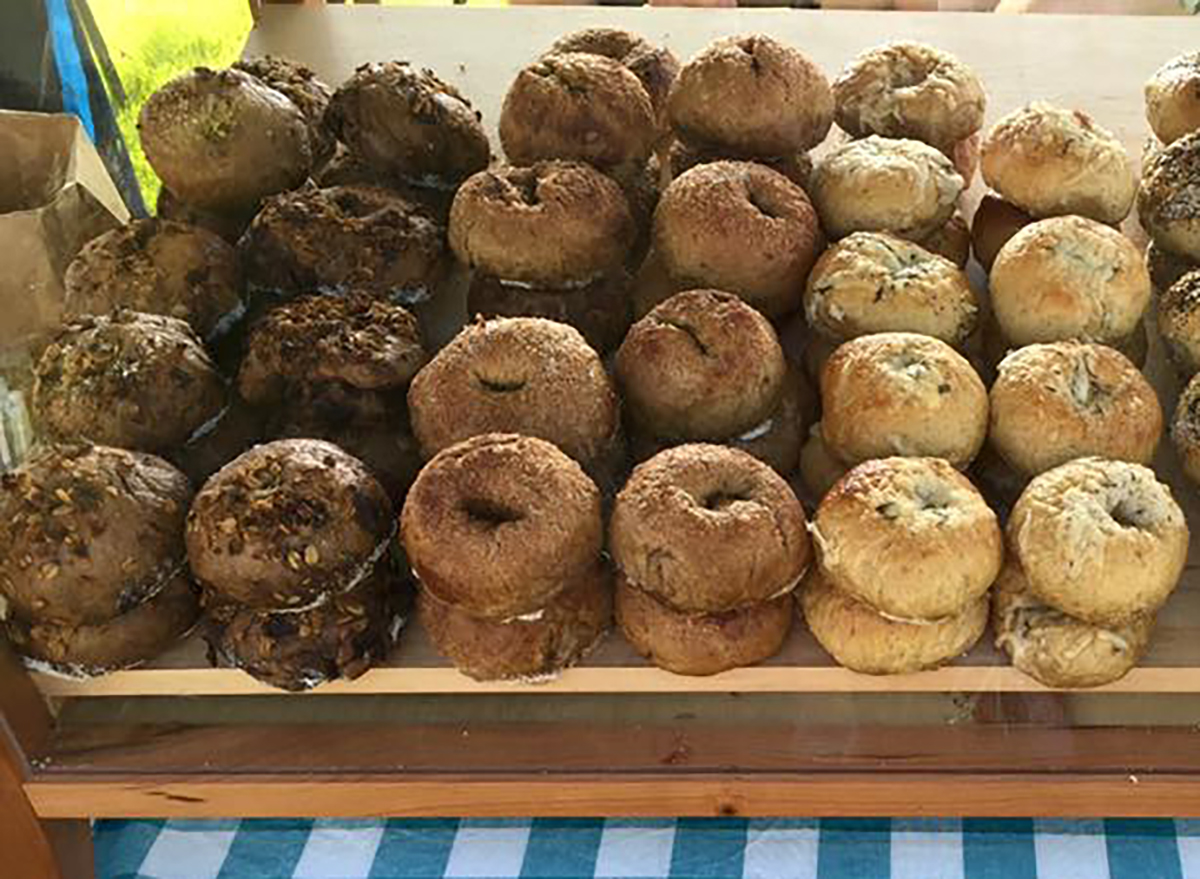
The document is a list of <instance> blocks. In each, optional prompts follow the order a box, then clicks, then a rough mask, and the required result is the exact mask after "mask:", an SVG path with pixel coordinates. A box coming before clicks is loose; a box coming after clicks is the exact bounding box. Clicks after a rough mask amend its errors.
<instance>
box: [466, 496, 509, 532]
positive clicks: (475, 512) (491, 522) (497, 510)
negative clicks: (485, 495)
mask: <svg viewBox="0 0 1200 879" xmlns="http://www.w3.org/2000/svg"><path fill="white" fill-rule="evenodd" d="M462 508H463V512H465V513H466V514H467V518H469V519H470V520H471V521H472V522H477V523H478V524H480V525H482V526H483V527H485V528H499V527H500V526H501V525H506V524H508V523H509V522H519V521H520V520H521V519H524V518H525V517H524V516H523V515H522V514H521V513H518V512H517V511H516V510H514V509H511V508H510V507H506V506H504V504H499V503H494V502H493V501H489V500H483V499H481V498H471V499H470V500H466V501H463V505H462Z"/></svg>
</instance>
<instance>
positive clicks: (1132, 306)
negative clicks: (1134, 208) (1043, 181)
mask: <svg viewBox="0 0 1200 879" xmlns="http://www.w3.org/2000/svg"><path fill="white" fill-rule="evenodd" d="M989 289H990V291H991V298H992V311H993V312H994V314H995V316H996V322H997V323H998V324H999V325H1000V331H1001V333H1002V334H1003V335H1004V338H1005V339H1007V340H1008V341H1009V342H1010V343H1012V344H1013V345H1028V344H1030V343H1033V342H1055V341H1058V340H1060V339H1084V340H1086V341H1089V342H1104V343H1108V344H1112V343H1115V342H1117V341H1118V340H1120V339H1124V338H1126V337H1127V336H1129V335H1130V334H1131V333H1132V332H1133V331H1134V329H1135V328H1136V326H1137V324H1138V323H1139V322H1140V321H1141V319H1142V315H1143V314H1144V313H1145V311H1146V307H1147V305H1149V303H1150V292H1151V290H1150V276H1149V274H1148V273H1147V272H1146V265H1145V262H1144V260H1143V258H1142V254H1141V252H1140V251H1139V250H1138V248H1137V246H1136V245H1135V244H1134V243H1133V242H1132V241H1130V240H1129V239H1128V238H1126V237H1125V236H1124V235H1122V234H1121V233H1120V232H1118V231H1117V230H1115V229H1113V228H1111V227H1109V226H1106V225H1104V224H1103V223H1097V222H1096V221H1095V220H1089V219H1087V218H1086V217H1074V216H1072V217H1052V218H1050V219H1047V220H1039V221H1037V222H1036V223H1031V224H1030V225H1028V226H1025V227H1024V228H1023V229H1021V230H1020V231H1019V232H1017V233H1016V234H1015V235H1013V237H1012V238H1010V239H1009V240H1008V242H1007V243H1006V244H1005V245H1004V246H1003V247H1002V248H1000V252H999V253H998V254H996V260H995V262H993V263H992V270H991V273H990V274H989Z"/></svg>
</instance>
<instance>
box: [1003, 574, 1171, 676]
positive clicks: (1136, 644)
mask: <svg viewBox="0 0 1200 879" xmlns="http://www.w3.org/2000/svg"><path fill="white" fill-rule="evenodd" d="M992 628H993V629H994V630H995V632H996V646H997V647H999V648H1000V649H1001V650H1003V651H1004V652H1005V653H1007V654H1008V655H1009V657H1010V658H1011V659H1012V664H1013V665H1014V666H1015V667H1016V668H1018V669H1019V670H1021V671H1023V672H1024V673H1025V674H1027V675H1029V676H1030V677H1031V678H1033V679H1034V680H1036V681H1038V682H1039V683H1042V684H1045V685H1046V686H1047V687H1098V686H1101V685H1102V684H1109V683H1112V682H1113V681H1117V680H1120V679H1121V678H1123V677H1124V676H1125V674H1126V673H1127V672H1128V671H1129V670H1130V669H1131V668H1133V667H1134V666H1135V665H1136V664H1137V663H1138V660H1140V659H1141V658H1142V654H1143V653H1145V652H1146V648H1147V647H1148V646H1149V643H1150V635H1151V633H1152V632H1153V630H1154V615H1153V614H1143V615H1140V616H1135V617H1133V618H1131V619H1130V620H1129V621H1128V622H1126V623H1122V624H1120V625H1116V626H1113V627H1111V628H1108V627H1104V626H1096V625H1092V624H1091V623H1088V622H1084V621H1083V620H1080V619H1076V618H1075V617H1072V616H1069V615H1067V614H1065V613H1063V612H1062V611H1060V610H1055V609H1054V608H1052V607H1050V606H1048V605H1046V604H1045V603H1043V602H1042V601H1040V600H1038V599H1037V598H1035V597H1034V596H1033V595H1032V594H1031V593H1030V591H1029V583H1028V582H1027V581H1026V579H1025V574H1024V572H1023V571H1022V570H1021V566H1020V564H1018V563H1017V562H1015V561H1013V560H1011V559H1010V560H1009V561H1006V562H1005V563H1004V568H1003V569H1002V570H1001V571H1000V576H999V577H997V578H996V583H995V586H994V587H993V589H992Z"/></svg>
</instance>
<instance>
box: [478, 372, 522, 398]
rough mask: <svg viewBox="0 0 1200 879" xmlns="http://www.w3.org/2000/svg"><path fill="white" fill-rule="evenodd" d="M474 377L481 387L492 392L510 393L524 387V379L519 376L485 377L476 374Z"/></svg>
mask: <svg viewBox="0 0 1200 879" xmlns="http://www.w3.org/2000/svg"><path fill="white" fill-rule="evenodd" d="M475 378H476V379H478V380H479V386H480V387H481V388H483V389H484V390H485V391H490V392H492V393H493V394H511V393H513V392H514V391H519V390H521V389H522V388H524V387H525V380H524V379H519V378H511V379H503V378H485V377H484V376H482V375H477V376H475Z"/></svg>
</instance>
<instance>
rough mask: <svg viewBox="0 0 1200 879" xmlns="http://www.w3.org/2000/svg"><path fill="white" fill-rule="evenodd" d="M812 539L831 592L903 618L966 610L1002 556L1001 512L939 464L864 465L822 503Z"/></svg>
mask: <svg viewBox="0 0 1200 879" xmlns="http://www.w3.org/2000/svg"><path fill="white" fill-rule="evenodd" d="M812 537H813V544H814V545H815V547H816V551H817V563H818V564H819V565H820V567H821V571H822V573H823V574H824V575H825V576H826V577H827V578H828V580H829V581H830V583H831V584H832V585H833V586H835V587H836V588H838V589H840V590H842V591H843V592H846V593H848V594H850V595H852V596H854V597H855V598H857V599H858V600H860V601H864V602H866V603H867V604H869V605H870V606H871V607H873V608H874V609H875V610H877V611H879V612H881V613H886V614H889V615H891V616H894V617H900V618H901V619H905V620H926V621H928V620H940V619H942V618H943V617H948V616H954V615H956V614H959V613H962V611H963V609H964V608H965V607H967V605H969V604H970V603H971V602H973V601H976V600H977V599H978V598H979V597H980V596H981V595H983V594H984V593H985V592H987V589H988V587H989V586H990V585H991V584H992V581H993V580H994V579H995V578H996V574H997V573H998V572H999V570H1000V564H1001V562H1002V561H1003V558H1004V546H1003V540H1002V537H1001V533H1000V525H999V523H998V522H997V520H996V514H995V513H994V512H992V510H991V508H989V507H988V505H987V503H986V502H985V501H984V499H983V497H982V496H981V495H980V494H979V492H978V491H977V490H976V488H975V486H973V485H972V484H971V483H970V481H969V480H968V479H967V478H966V477H965V476H963V475H962V474H961V473H959V472H958V471H957V470H955V469H954V468H953V467H952V466H951V465H950V464H949V463H948V462H946V461H945V460H943V459H941V458H880V459H876V460H872V461H867V462H865V463H863V464H859V465H858V466H857V467H855V468H854V469H852V470H851V471H850V472H849V473H847V474H846V475H845V476H844V477H842V478H841V479H840V480H839V481H838V483H837V484H836V485H834V487H833V488H832V489H831V490H830V491H829V493H828V494H826V495H825V497H824V499H823V500H822V501H821V505H820V506H819V507H818V508H817V513H816V517H815V518H814V520H813V526H812Z"/></svg>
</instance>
